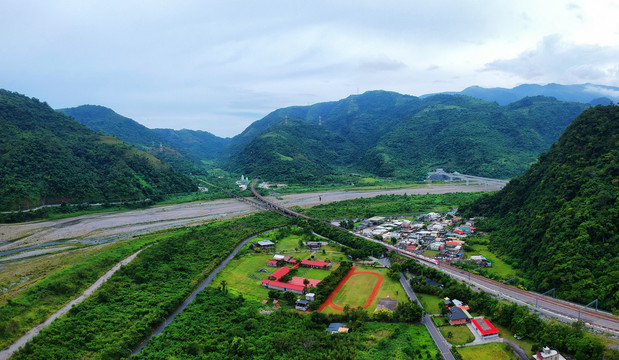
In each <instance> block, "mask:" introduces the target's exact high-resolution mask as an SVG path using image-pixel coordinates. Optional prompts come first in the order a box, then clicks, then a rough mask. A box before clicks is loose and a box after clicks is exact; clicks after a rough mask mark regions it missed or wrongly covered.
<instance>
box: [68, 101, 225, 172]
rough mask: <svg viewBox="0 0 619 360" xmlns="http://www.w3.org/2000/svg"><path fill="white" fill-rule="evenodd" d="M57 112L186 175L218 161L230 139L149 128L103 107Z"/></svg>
mask: <svg viewBox="0 0 619 360" xmlns="http://www.w3.org/2000/svg"><path fill="white" fill-rule="evenodd" d="M57 111H59V112H62V113H63V114H66V115H69V116H71V117H72V118H74V119H75V120H77V121H78V122H80V123H82V124H84V125H86V126H88V127H89V128H91V129H93V130H97V131H100V132H102V133H103V134H106V135H111V136H114V137H117V138H119V139H121V140H122V141H124V142H126V143H128V144H132V145H135V146H136V147H138V148H139V149H141V150H143V151H146V152H148V153H149V154H151V155H153V156H155V157H157V158H158V159H160V160H163V161H164V162H167V163H169V164H170V165H171V166H172V167H174V168H175V169H176V170H179V171H182V172H185V173H190V172H198V171H199V168H198V165H201V164H202V163H203V162H204V161H213V160H215V159H217V158H218V157H219V156H221V154H222V152H223V150H224V149H225V147H226V145H227V143H228V142H229V140H230V139H227V138H220V137H217V136H215V135H213V134H211V133H209V132H206V131H195V130H184V129H183V130H172V129H149V128H147V127H146V126H143V125H141V124H139V123H138V122H136V121H134V120H132V119H129V118H127V117H124V116H122V115H119V114H117V113H116V112H114V111H113V110H112V109H109V108H106V107H103V106H97V105H82V106H78V107H74V108H67V109H58V110H57Z"/></svg>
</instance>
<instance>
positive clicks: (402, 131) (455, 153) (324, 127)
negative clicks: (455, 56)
mask: <svg viewBox="0 0 619 360" xmlns="http://www.w3.org/2000/svg"><path fill="white" fill-rule="evenodd" d="M587 106H588V105H585V104H578V103H568V102H561V101H557V100H556V99H553V98H547V97H541V96H540V97H534V98H525V99H523V100H521V101H518V102H516V103H513V104H510V105H508V106H499V105H497V104H496V103H494V102H487V101H483V100H478V99H474V98H470V97H467V96H462V95H437V96H432V97H428V98H424V99H419V98H416V97H413V96H408V95H401V94H398V93H393V92H386V91H372V92H367V93H364V94H362V95H353V96H350V97H348V98H346V99H343V100H340V101H337V102H330V103H321V104H316V105H311V106H297V107H291V108H285V109H279V110H276V111H274V112H273V113H271V114H269V115H267V116H266V117H265V118H263V119H262V120H259V121H256V122H255V123H253V124H252V125H250V126H249V127H248V128H247V129H246V130H245V131H244V132H243V133H242V134H240V135H238V136H236V137H235V138H233V139H232V141H231V143H230V146H229V148H228V151H229V158H228V159H230V161H229V162H228V163H227V164H224V166H227V167H228V168H229V169H230V170H233V171H237V172H241V173H246V174H250V175H252V176H258V175H262V176H263V177H264V176H267V177H268V178H270V179H272V180H274V181H284V180H285V181H307V179H312V178H314V179H317V178H319V177H320V176H323V175H324V174H334V173H338V172H340V173H341V172H343V171H346V172H351V171H352V172H361V173H367V174H373V175H377V176H382V177H394V178H401V179H408V180H422V179H424V177H425V174H426V173H427V172H428V171H429V170H431V168H434V167H441V168H445V169H447V170H449V171H459V172H461V173H467V174H472V175H479V176H488V177H499V178H511V177H513V176H516V175H519V174H522V173H523V172H524V171H525V170H526V169H527V168H528V167H529V166H530V164H531V163H533V162H534V161H535V159H536V158H537V156H538V155H539V154H540V153H541V152H542V151H545V150H547V149H548V148H549V147H550V145H551V144H552V143H553V142H554V141H556V140H557V139H558V137H559V135H560V134H561V132H562V131H563V129H564V128H565V127H566V126H567V125H568V124H569V123H570V122H571V121H572V120H573V119H574V118H575V117H576V116H578V114H580V113H581V112H582V111H583V110H584V109H585V108H586V107H587ZM286 118H289V119H296V118H298V119H303V120H306V121H308V122H310V123H313V124H316V125H318V124H320V126H318V127H316V128H314V129H313V130H312V131H311V132H310V133H311V134H312V136H313V140H312V141H314V143H316V142H318V143H320V146H314V147H313V148H314V149H317V150H318V153H314V152H312V151H311V149H310V148H307V147H304V146H303V147H302V148H300V149H298V150H299V153H302V154H304V158H305V159H306V160H307V159H323V155H321V153H320V152H321V151H327V152H328V151H330V150H334V151H336V152H338V154H337V157H336V158H335V160H331V159H330V160H329V161H328V164H327V165H325V164H321V163H315V164H313V165H311V166H310V165H309V164H306V166H304V168H305V171H302V172H298V171H297V170H298V169H295V171H288V169H287V168H286V167H285V166H279V165H278V166H273V167H271V168H269V169H266V171H259V172H257V171H256V170H265V167H264V166H262V165H255V164H252V162H251V161H249V160H248V159H247V158H245V159H241V160H239V159H238V157H239V156H241V157H243V156H245V154H249V153H251V158H252V159H253V161H257V162H268V161H271V160H269V159H271V158H272V154H274V153H281V154H284V153H286V152H287V151H288V152H290V149H292V148H295V147H299V146H302V142H303V137H304V136H305V133H304V132H298V133H297V134H293V133H291V132H290V131H289V130H286V129H283V128H282V129H280V130H279V131H280V132H284V133H286V136H283V135H282V136H280V137H264V135H265V134H268V133H270V132H272V131H273V130H272V128H273V127H274V126H277V124H280V123H281V122H282V121H284V120H285V119H286ZM290 129H292V128H290ZM321 132H322V133H324V134H323V135H320V133H321ZM327 132H330V133H332V134H335V135H338V136H339V137H340V138H341V139H344V140H341V141H345V142H342V143H341V146H343V147H344V148H345V150H341V149H340V150H337V149H334V148H333V143H332V141H331V138H330V137H329V136H327V135H326V134H327ZM257 139H258V140H257ZM256 141H259V144H260V146H259V147H258V146H257V144H256ZM341 141H340V142H341ZM287 156H289V155H287ZM312 167H313V168H316V169H317V171H316V172H312V171H311V170H310V168H312ZM297 175H299V176H297Z"/></svg>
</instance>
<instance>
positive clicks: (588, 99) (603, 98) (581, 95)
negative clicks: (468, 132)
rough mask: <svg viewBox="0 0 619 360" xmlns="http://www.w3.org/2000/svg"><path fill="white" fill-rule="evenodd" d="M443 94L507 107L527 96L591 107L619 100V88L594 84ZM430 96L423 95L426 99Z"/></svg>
mask: <svg viewBox="0 0 619 360" xmlns="http://www.w3.org/2000/svg"><path fill="white" fill-rule="evenodd" d="M444 94H451V95H453V94H460V95H467V96H471V97H474V98H477V99H482V100H487V101H496V102H497V103H498V104H499V105H507V104H510V103H512V102H515V101H518V100H520V99H522V98H524V97H527V96H538V95H543V96H550V97H554V98H557V99H558V100H562V101H575V102H580V103H585V104H591V105H598V104H601V105H608V104H609V103H610V102H611V101H615V102H616V101H617V100H619V96H618V95H617V94H619V88H618V87H614V86H606V85H594V84H576V85H560V84H547V85H537V84H523V85H520V86H516V87H515V88H512V89H506V88H483V87H480V86H471V87H468V88H466V89H464V90H462V91H460V92H446V93H444ZM426 96H430V95H425V96H422V97H426Z"/></svg>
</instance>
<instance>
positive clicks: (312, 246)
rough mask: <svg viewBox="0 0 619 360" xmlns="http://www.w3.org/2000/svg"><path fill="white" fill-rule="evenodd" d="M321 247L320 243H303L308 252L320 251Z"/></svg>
mask: <svg viewBox="0 0 619 360" xmlns="http://www.w3.org/2000/svg"><path fill="white" fill-rule="evenodd" d="M321 245H322V243H321V242H320V241H308V242H305V247H307V249H308V250H320V246H321Z"/></svg>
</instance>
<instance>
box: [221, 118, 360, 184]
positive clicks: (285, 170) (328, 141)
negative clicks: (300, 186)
mask: <svg viewBox="0 0 619 360" xmlns="http://www.w3.org/2000/svg"><path fill="white" fill-rule="evenodd" d="M353 151H354V146H353V145H352V144H351V143H350V142H348V141H347V140H346V139H344V138H342V137H341V136H339V135H337V134H335V133H333V132H331V131H329V130H326V129H324V128H322V127H320V126H318V125H316V124H313V123H311V122H308V121H305V120H299V119H284V120H281V121H280V122H279V123H278V124H276V125H274V126H272V127H271V128H269V131H267V132H265V133H263V134H261V135H259V136H257V137H255V138H254V139H253V140H251V141H250V142H249V144H248V145H247V146H245V148H244V149H243V151H242V152H241V153H238V154H237V155H236V156H235V157H233V158H231V159H230V160H229V162H228V166H230V167H232V168H234V169H239V170H240V171H242V172H245V173H248V174H251V175H252V176H262V177H264V178H267V179H277V180H278V181H292V182H301V183H307V182H316V181H319V180H320V177H324V176H326V175H329V174H332V173H334V172H336V169H337V168H338V167H340V166H344V165H346V164H347V162H348V161H349V160H350V158H351V154H352V152H353Z"/></svg>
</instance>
